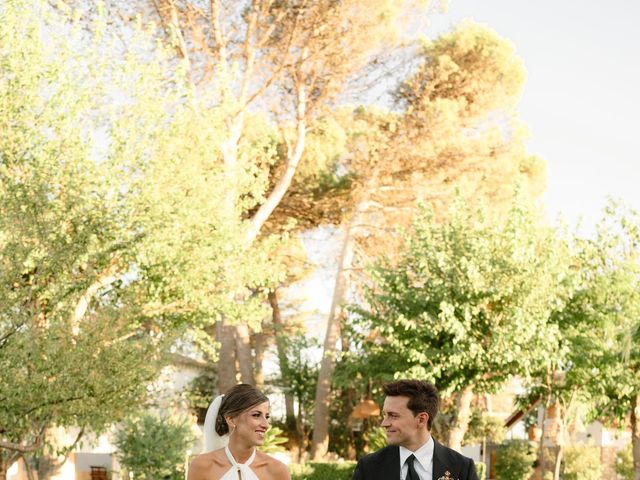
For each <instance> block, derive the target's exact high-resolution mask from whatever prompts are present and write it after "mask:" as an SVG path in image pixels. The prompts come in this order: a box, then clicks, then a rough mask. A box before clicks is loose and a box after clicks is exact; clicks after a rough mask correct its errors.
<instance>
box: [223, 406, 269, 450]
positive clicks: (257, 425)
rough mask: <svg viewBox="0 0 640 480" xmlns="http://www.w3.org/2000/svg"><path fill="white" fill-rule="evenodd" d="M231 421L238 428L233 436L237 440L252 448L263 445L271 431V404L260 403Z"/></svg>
mask: <svg viewBox="0 0 640 480" xmlns="http://www.w3.org/2000/svg"><path fill="white" fill-rule="evenodd" d="M230 420H231V423H232V424H234V425H235V426H236V428H235V431H234V432H233V434H232V435H233V436H235V437H236V440H239V441H241V442H242V443H244V444H246V445H251V446H257V445H262V444H263V443H264V437H265V434H266V433H267V430H268V429H269V402H263V403H259V404H258V405H255V406H253V407H251V408H249V409H247V410H245V411H244V412H242V413H240V414H239V415H238V416H236V417H235V418H231V419H230Z"/></svg>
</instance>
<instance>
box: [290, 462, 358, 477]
mask: <svg viewBox="0 0 640 480" xmlns="http://www.w3.org/2000/svg"><path fill="white" fill-rule="evenodd" d="M355 468H356V462H309V463H305V464H297V465H290V470H291V480H351V476H352V474H353V470H354V469H355Z"/></svg>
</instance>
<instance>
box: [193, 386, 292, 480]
mask: <svg viewBox="0 0 640 480" xmlns="http://www.w3.org/2000/svg"><path fill="white" fill-rule="evenodd" d="M268 428H269V400H268V399H267V397H266V396H265V395H264V394H263V393H262V392H261V391H259V390H258V389H256V388H255V387H253V386H251V385H247V384H244V383H242V384H239V385H236V386H234V387H231V388H230V389H229V391H228V392H227V393H225V394H224V395H220V396H219V397H217V398H216V399H215V400H214V401H213V402H212V403H211V405H210V406H209V409H208V410H207V416H206V418H205V421H204V432H205V433H204V435H205V452H207V453H203V454H201V455H198V456H197V457H196V458H194V459H193V461H192V462H191V465H190V467H189V475H188V477H187V478H188V480H290V478H291V476H290V475H289V470H288V469H287V466H286V465H285V464H284V463H282V462H280V461H278V460H276V459H275V458H273V457H270V456H269V455H267V454H265V453H262V452H259V451H258V450H257V449H256V447H257V446H260V445H262V444H263V443H264V437H265V434H266V432H267V429H268Z"/></svg>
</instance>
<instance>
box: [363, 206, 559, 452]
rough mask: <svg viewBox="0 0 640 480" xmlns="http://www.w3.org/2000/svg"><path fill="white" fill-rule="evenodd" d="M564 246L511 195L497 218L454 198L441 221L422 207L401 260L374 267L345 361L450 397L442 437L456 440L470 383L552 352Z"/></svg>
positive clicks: (525, 369)
mask: <svg viewBox="0 0 640 480" xmlns="http://www.w3.org/2000/svg"><path fill="white" fill-rule="evenodd" d="M563 250H564V249H563V247H562V245H561V244H559V242H557V241H556V238H555V237H554V235H553V232H552V231H550V230H549V229H546V228H543V227H540V226H539V223H538V221H537V219H536V217H535V215H533V214H532V213H531V211H529V210H528V209H526V208H525V207H523V206H521V205H520V204H518V203H515V204H514V206H513V208H512V210H511V212H510V213H509V215H508V218H507V219H506V220H505V221H503V222H496V221H495V220H494V219H491V218H490V217H488V216H487V214H486V213H484V212H483V211H481V210H475V209H472V208H471V207H468V206H466V205H464V204H463V203H462V202H457V203H456V204H455V205H454V207H453V208H452V209H451V210H450V212H449V214H448V216H447V217H446V218H445V219H444V220H442V221H441V222H438V221H436V219H435V218H434V215H433V214H432V213H431V212H430V211H429V210H428V209H423V211H422V213H421V215H419V217H418V218H417V219H416V221H415V223H414V225H413V231H412V233H411V235H410V236H409V237H408V240H407V244H406V246H405V248H404V249H403V251H402V255H401V257H400V258H399V260H398V261H397V262H394V263H393V264H391V263H388V262H387V263H382V264H380V265H378V266H377V267H376V268H375V269H374V270H373V279H374V283H373V286H372V288H371V289H370V290H369V292H368V295H367V299H368V307H367V308H366V309H359V310H358V313H359V315H358V316H357V317H356V318H354V320H353V325H352V329H353V331H354V332H355V340H356V341H357V346H358V348H357V349H356V350H355V351H354V352H353V356H352V357H351V361H352V362H355V365H356V368H357V369H359V370H360V371H362V372H364V373H363V374H364V375H365V376H374V377H378V378H381V379H384V378H392V377H394V376H399V375H401V376H410V377H415V378H423V379H426V380H430V381H432V382H434V383H435V384H436V385H437V386H438V388H439V390H440V391H441V392H442V394H443V396H444V397H448V396H453V398H454V400H455V403H456V407H457V408H456V414H455V416H454V418H453V420H452V425H451V426H450V434H449V444H450V445H453V446H454V447H457V448H459V447H460V445H461V442H462V438H463V436H464V432H465V431H466V428H467V425H468V421H469V415H470V413H471V412H470V402H471V397H472V394H473V392H474V391H475V392H479V393H485V392H493V391H495V390H496V389H498V388H500V386H502V385H503V384H504V382H505V381H506V380H508V379H509V378H511V377H512V376H514V375H522V376H524V377H527V376H528V375H530V374H532V373H533V372H536V371H537V369H538V368H539V366H540V365H541V364H543V365H544V364H546V363H547V362H549V361H550V360H551V359H552V358H553V352H554V351H556V345H557V342H558V333H559V332H558V328H557V326H556V325H555V324H553V323H552V322H550V316H551V314H552V313H553V312H554V311H555V310H556V309H557V308H559V307H560V306H561V305H560V299H561V297H559V292H560V290H561V280H562V279H563V275H564V272H565V271H566V268H567V265H566V262H565V260H564V257H565V256H564V255H563Z"/></svg>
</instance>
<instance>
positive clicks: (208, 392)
mask: <svg viewBox="0 0 640 480" xmlns="http://www.w3.org/2000/svg"><path fill="white" fill-rule="evenodd" d="M217 381H218V377H217V375H216V374H215V372H213V371H212V372H206V373H203V374H202V375H199V376H197V377H196V378H194V379H193V380H191V382H189V385H188V386H187V387H186V388H185V389H184V396H185V398H186V400H187V404H188V405H189V408H191V409H192V410H193V411H195V412H197V411H198V410H205V411H206V409H207V408H209V404H210V403H211V400H212V398H211V397H212V393H213V392H214V391H215V388H216V384H217ZM203 421H204V420H203Z"/></svg>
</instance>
